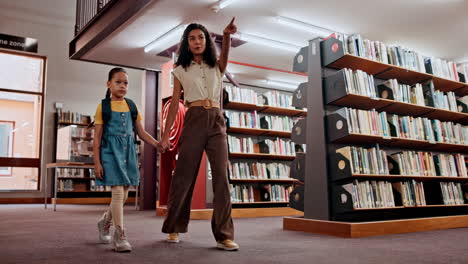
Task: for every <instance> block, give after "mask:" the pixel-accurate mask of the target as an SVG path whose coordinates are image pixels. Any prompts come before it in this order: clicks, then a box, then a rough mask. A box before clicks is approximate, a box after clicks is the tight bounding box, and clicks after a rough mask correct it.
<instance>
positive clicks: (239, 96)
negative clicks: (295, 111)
mask: <svg viewBox="0 0 468 264" xmlns="http://www.w3.org/2000/svg"><path fill="white" fill-rule="evenodd" d="M225 90H226V92H227V93H228V98H229V101H230V102H242V103H247V104H254V105H268V106H273V107H281V108H293V107H292V106H291V105H292V94H291V93H285V92H280V91H276V90H270V91H267V92H265V93H257V92H256V91H254V90H253V89H247V88H240V87H237V86H231V85H225Z"/></svg>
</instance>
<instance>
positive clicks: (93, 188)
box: [89, 180, 112, 192]
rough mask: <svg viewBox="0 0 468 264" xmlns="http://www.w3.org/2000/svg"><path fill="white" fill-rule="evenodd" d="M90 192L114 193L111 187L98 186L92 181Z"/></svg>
mask: <svg viewBox="0 0 468 264" xmlns="http://www.w3.org/2000/svg"><path fill="white" fill-rule="evenodd" d="M89 189H90V191H92V192H110V191H112V187H111V186H100V185H99V186H98V185H96V181H94V180H91V183H90V186H89Z"/></svg>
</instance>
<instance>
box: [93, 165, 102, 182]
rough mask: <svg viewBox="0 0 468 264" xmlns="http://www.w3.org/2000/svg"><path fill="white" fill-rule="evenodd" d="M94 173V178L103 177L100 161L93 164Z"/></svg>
mask: <svg viewBox="0 0 468 264" xmlns="http://www.w3.org/2000/svg"><path fill="white" fill-rule="evenodd" d="M94 175H95V176H96V178H98V179H99V180H103V179H104V170H103V169H102V165H101V163H99V164H95V165H94Z"/></svg>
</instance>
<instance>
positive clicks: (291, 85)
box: [266, 80, 299, 91]
mask: <svg viewBox="0 0 468 264" xmlns="http://www.w3.org/2000/svg"><path fill="white" fill-rule="evenodd" d="M266 83H267V85H272V86H278V87H282V88H287V89H288V90H292V91H294V90H296V89H297V87H298V86H299V84H294V83H289V82H283V81H273V80H266Z"/></svg>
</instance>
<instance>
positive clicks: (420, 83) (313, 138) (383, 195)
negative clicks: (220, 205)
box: [284, 37, 468, 237]
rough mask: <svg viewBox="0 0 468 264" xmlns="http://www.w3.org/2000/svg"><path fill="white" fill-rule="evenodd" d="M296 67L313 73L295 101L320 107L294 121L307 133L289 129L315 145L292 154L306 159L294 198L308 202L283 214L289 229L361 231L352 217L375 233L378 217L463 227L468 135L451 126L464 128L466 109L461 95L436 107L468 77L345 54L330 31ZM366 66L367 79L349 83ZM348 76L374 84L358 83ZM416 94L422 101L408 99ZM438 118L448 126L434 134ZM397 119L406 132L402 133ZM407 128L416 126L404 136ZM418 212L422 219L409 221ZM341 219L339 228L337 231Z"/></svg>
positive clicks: (389, 222)
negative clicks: (291, 214) (295, 213)
mask: <svg viewBox="0 0 468 264" xmlns="http://www.w3.org/2000/svg"><path fill="white" fill-rule="evenodd" d="M293 70H294V71H298V72H306V73H307V74H308V76H309V79H308V82H306V83H303V84H301V85H300V86H299V87H298V89H297V90H296V92H295V98H294V100H293V106H295V107H298V108H301V107H305V108H307V109H308V111H309V112H313V113H314V115H313V116H312V115H307V116H306V118H305V119H304V122H302V123H298V124H297V125H296V126H295V129H297V127H299V128H300V129H299V130H298V131H302V132H301V133H302V134H303V135H302V136H300V137H297V136H298V135H296V134H297V132H296V130H295V129H293V133H292V137H293V139H294V138H296V139H298V140H299V142H301V143H305V144H306V145H307V146H314V147H313V148H312V147H308V150H307V151H306V154H305V155H303V156H302V157H299V156H297V158H296V159H295V161H294V162H293V163H296V164H299V166H300V167H302V168H300V169H299V170H291V177H293V178H296V179H298V180H301V181H303V183H304V184H303V185H298V187H297V188H296V189H294V190H293V191H292V193H291V197H290V206H291V207H293V208H296V209H298V210H303V212H304V218H303V219H298V218H285V219H284V228H285V229H288V230H297V231H306V232H316V233H327V234H332V235H339V236H344V237H358V236H359V235H356V234H353V230H352V229H353V228H355V227H356V224H359V225H361V226H363V227H364V226H365V227H366V228H368V229H369V230H367V231H368V232H369V233H372V234H374V233H375V234H379V233H382V232H379V231H377V230H373V228H376V226H379V228H384V229H386V231H385V232H384V233H385V234H389V233H402V232H410V230H417V231H422V230H435V229H439V228H438V227H435V226H434V223H435V222H434V221H438V220H440V221H441V223H442V222H443V223H444V226H445V228H451V227H460V225H459V224H458V223H456V222H451V221H452V220H451V219H458V218H456V217H455V216H461V217H465V216H466V215H468V207H467V206H468V188H467V183H468V177H467V175H466V162H465V157H464V155H463V154H466V153H467V145H468V142H465V141H464V133H463V132H461V133H458V132H454V133H452V132H453V131H464V129H465V127H464V126H465V125H468V119H467V117H468V113H466V112H463V111H466V107H465V108H463V109H462V107H461V103H459V102H458V101H457V102H456V104H455V105H454V104H452V105H450V106H449V107H450V108H449V107H448V106H447V107H445V106H443V107H436V106H434V104H435V103H434V101H436V100H438V99H439V98H437V97H436V94H435V93H434V91H436V92H437V93H438V95H439V96H442V97H443V98H445V99H446V100H447V98H448V101H449V102H450V96H452V97H453V98H456V96H459V97H462V96H465V95H467V94H468V86H467V84H466V83H462V82H458V81H454V80H449V79H446V78H442V77H438V76H435V75H432V74H428V73H424V72H419V71H414V70H409V69H406V68H402V67H399V66H395V65H390V64H386V63H382V62H379V61H374V60H371V59H367V58H363V57H359V56H355V55H351V54H347V53H346V52H345V47H344V45H343V42H342V41H340V40H339V39H336V38H334V37H332V38H328V39H325V40H323V39H319V38H318V39H314V40H311V41H310V42H309V45H308V46H307V47H304V48H302V49H301V50H300V51H299V53H297V55H296V56H295V58H294V69H293ZM357 71H360V72H357ZM361 72H364V74H363V75H364V76H366V77H365V79H363V82H362V83H359V82H350V76H359V75H360V74H361ZM350 74H352V75H350ZM392 79H395V80H397V82H398V84H399V85H398V86H395V87H397V88H399V89H403V88H404V89H409V90H410V91H411V92H414V93H415V96H414V97H413V96H410V97H408V96H407V94H403V95H405V96H406V101H405V100H402V99H401V98H397V96H399V95H400V94H396V93H395V89H394V88H395V87H390V86H389V85H388V83H390V82H391V81H392ZM361 84H363V85H361ZM400 84H401V85H400ZM352 85H357V86H359V89H363V90H365V89H368V91H371V93H370V94H366V93H359V92H355V91H354V90H353V89H354V88H356V87H354V88H353V87H351V86H352ZM404 85H407V86H404ZM361 86H362V87H361ZM364 86H367V88H364ZM418 87H419V89H420V90H419V91H418ZM351 88H353V89H351ZM430 89H432V90H430ZM418 92H420V95H421V96H420V97H417V96H418V94H417V93H418ZM409 93H410V92H408V94H409ZM296 95H300V96H296ZM444 96H445V97H444ZM300 97H302V98H300ZM417 99H423V100H422V102H421V101H419V102H413V101H412V100H417ZM428 100H433V101H428ZM428 102H430V103H428ZM436 103H439V101H438V102H436ZM451 103H455V100H453V101H451ZM454 107H455V108H458V109H455V108H454ZM350 109H355V110H350ZM456 110H458V111H456ZM352 111H355V112H353V113H357V114H355V115H354V117H356V119H354V120H353V115H351V114H350V113H351V112H352ZM395 116H396V117H395ZM387 118H388V120H387ZM395 120H396V121H395ZM408 120H409V123H405V122H407V121H408ZM355 121H357V122H355ZM394 121H395V122H394ZM416 123H418V124H421V127H418V126H417V125H416ZM356 124H358V125H356ZM402 124H405V125H402ZM407 124H411V125H409V126H408V125H407ZM413 124H415V126H414V127H413V126H412V125H413ZM439 124H441V125H440V126H443V127H444V129H446V130H444V134H443V136H440V135H439V137H438V138H437V139H434V137H432V136H434V135H437V134H438V133H440V130H439V129H440V128H439V127H440V126H439ZM356 127H359V128H358V129H356ZM400 128H402V129H401V131H403V132H404V133H401V134H399V135H396V134H395V133H396V131H399V132H401V131H400V130H399V129H400ZM411 128H415V130H413V131H412V132H411V133H413V132H415V134H412V135H411V136H408V135H409V134H411V133H410V132H408V131H409V130H410V129H411ZM457 129H458V130H457ZM363 130H364V131H366V132H362V131H363ZM360 131H361V132H360ZM420 132H421V133H420ZM445 132H447V133H445ZM451 133H452V134H451ZM431 135H432V136H431ZM436 137H437V136H436ZM350 148H351V150H350ZM345 150H346V151H345ZM347 150H350V151H347ZM403 157H405V158H408V159H405V158H403ZM447 164H448V165H447ZM364 169H367V171H364V172H363V171H362V170H364ZM408 172H410V173H408ZM412 172H414V173H412ZM415 218H417V219H421V221H412V220H410V219H415ZM406 219H408V221H406ZM371 221H374V222H372V223H374V224H371V223H370V222H371ZM375 221H377V222H375ZM396 221H401V222H407V223H410V224H413V223H416V222H417V223H418V225H421V224H423V223H424V222H426V223H431V224H427V225H426V226H425V228H426V229H424V228H423V229H421V228H420V227H413V226H410V227H408V228H407V231H402V230H401V229H394V227H396V226H397V225H398V224H396ZM375 223H379V224H375ZM343 226H346V231H345V232H343V233H341V234H337V232H335V231H332V230H331V229H333V228H339V229H340V230H345V229H343ZM463 226H464V227H466V226H468V225H466V224H465V225H463ZM327 230H328V231H327ZM367 235H368V234H367ZM363 236H364V235H363Z"/></svg>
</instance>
